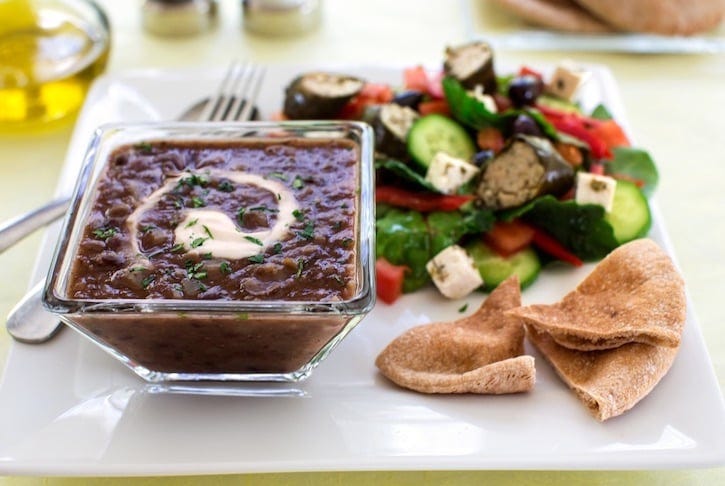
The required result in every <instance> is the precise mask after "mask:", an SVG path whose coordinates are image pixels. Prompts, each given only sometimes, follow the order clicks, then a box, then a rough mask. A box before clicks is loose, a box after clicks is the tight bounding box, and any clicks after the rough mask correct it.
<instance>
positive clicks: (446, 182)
mask: <svg viewBox="0 0 725 486" xmlns="http://www.w3.org/2000/svg"><path fill="white" fill-rule="evenodd" d="M478 171H479V169H478V167H476V166H475V165H473V164H470V163H468V162H466V161H465V160H463V159H459V158H456V157H451V156H450V155H448V154H446V153H445V152H438V153H437V154H435V156H433V160H432V161H431V163H430V166H429V167H428V171H427V172H426V174H425V180H427V181H428V182H430V183H431V184H433V186H435V188H436V189H438V190H439V191H441V192H442V193H444V194H453V193H454V192H456V191H457V190H458V188H459V187H461V186H462V185H463V184H465V183H466V182H468V181H470V180H471V179H472V178H473V177H474V176H475V175H476V174H478Z"/></svg>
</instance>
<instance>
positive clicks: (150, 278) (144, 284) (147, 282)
mask: <svg viewBox="0 0 725 486" xmlns="http://www.w3.org/2000/svg"><path fill="white" fill-rule="evenodd" d="M154 278H155V277H154V276H153V275H149V276H148V277H146V278H144V279H143V280H141V287H142V288H143V289H147V288H148V286H149V285H151V282H153V281H154Z"/></svg>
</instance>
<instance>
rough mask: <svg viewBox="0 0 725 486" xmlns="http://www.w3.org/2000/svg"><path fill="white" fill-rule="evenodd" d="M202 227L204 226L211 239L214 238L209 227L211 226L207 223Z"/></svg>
mask: <svg viewBox="0 0 725 486" xmlns="http://www.w3.org/2000/svg"><path fill="white" fill-rule="evenodd" d="M202 227H203V228H204V233H206V235H207V236H208V237H209V239H210V240H213V239H214V235H213V234H211V230H210V229H209V227H208V226H207V225H202Z"/></svg>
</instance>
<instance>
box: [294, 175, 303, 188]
mask: <svg viewBox="0 0 725 486" xmlns="http://www.w3.org/2000/svg"><path fill="white" fill-rule="evenodd" d="M292 187H293V188H295V189H302V188H303V187H305V181H304V180H303V179H302V178H301V177H300V176H295V179H294V180H293V181H292Z"/></svg>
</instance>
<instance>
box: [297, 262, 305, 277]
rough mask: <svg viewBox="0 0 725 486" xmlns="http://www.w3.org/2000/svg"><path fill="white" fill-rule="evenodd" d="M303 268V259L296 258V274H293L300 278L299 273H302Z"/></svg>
mask: <svg viewBox="0 0 725 486" xmlns="http://www.w3.org/2000/svg"><path fill="white" fill-rule="evenodd" d="M304 268H305V261H304V260H303V259H302V258H300V259H299V260H297V274H296V275H295V278H300V275H302V270H303V269H304Z"/></svg>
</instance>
